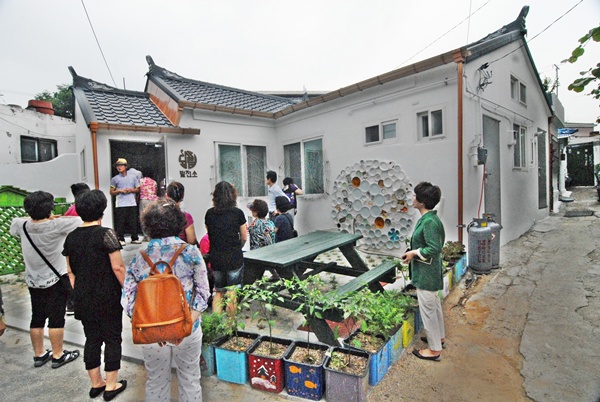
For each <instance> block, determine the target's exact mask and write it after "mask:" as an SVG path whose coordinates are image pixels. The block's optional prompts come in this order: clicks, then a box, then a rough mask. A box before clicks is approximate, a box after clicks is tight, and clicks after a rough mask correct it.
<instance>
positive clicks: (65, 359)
mask: <svg viewBox="0 0 600 402" xmlns="http://www.w3.org/2000/svg"><path fill="white" fill-rule="evenodd" d="M78 357H79V351H78V350H73V351H69V350H63V354H62V356H61V357H59V358H58V359H55V358H54V357H53V358H52V368H53V369H55V368H59V367H61V366H64V365H65V364H67V363H70V362H72V361H73V360H75V359H77V358H78Z"/></svg>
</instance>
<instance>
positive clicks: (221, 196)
mask: <svg viewBox="0 0 600 402" xmlns="http://www.w3.org/2000/svg"><path fill="white" fill-rule="evenodd" d="M237 196H238V193H237V190H236V189H235V187H234V186H233V185H232V184H231V183H229V182H227V181H220V182H218V183H217V185H216V186H215V190H214V191H213V206H214V207H215V209H216V210H217V211H224V210H227V209H231V208H233V207H235V206H237Z"/></svg>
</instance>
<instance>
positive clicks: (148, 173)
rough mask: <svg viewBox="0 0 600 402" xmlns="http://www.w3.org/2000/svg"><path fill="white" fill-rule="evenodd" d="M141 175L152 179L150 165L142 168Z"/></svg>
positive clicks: (152, 170) (152, 173) (152, 174)
mask: <svg viewBox="0 0 600 402" xmlns="http://www.w3.org/2000/svg"><path fill="white" fill-rule="evenodd" d="M142 175H143V176H144V177H148V178H150V179H152V180H154V169H153V168H151V167H145V168H143V169H142Z"/></svg>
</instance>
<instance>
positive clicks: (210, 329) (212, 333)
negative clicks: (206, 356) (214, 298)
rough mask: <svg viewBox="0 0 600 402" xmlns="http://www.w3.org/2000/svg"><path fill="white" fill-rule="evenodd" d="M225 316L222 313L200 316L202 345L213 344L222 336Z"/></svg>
mask: <svg viewBox="0 0 600 402" xmlns="http://www.w3.org/2000/svg"><path fill="white" fill-rule="evenodd" d="M224 324H225V315H224V314H223V313H205V314H202V322H201V325H202V343H205V344H209V343H213V342H214V341H215V340H217V338H219V337H220V336H221V335H223V330H224Z"/></svg>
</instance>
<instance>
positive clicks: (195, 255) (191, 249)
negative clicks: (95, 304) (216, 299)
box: [121, 236, 210, 331]
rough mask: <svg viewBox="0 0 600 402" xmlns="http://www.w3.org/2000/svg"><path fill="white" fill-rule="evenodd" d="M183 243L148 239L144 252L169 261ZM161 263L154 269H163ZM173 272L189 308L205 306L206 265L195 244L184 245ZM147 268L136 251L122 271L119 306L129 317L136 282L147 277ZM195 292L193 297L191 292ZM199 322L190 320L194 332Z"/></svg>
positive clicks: (175, 239)
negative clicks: (124, 272) (125, 271)
mask: <svg viewBox="0 0 600 402" xmlns="http://www.w3.org/2000/svg"><path fill="white" fill-rule="evenodd" d="M182 244H186V243H184V242H183V241H182V240H181V239H179V238H178V237H177V236H172V237H165V238H162V239H152V240H150V243H148V247H147V248H146V250H145V251H146V253H147V254H148V257H150V259H151V260H152V261H158V260H163V261H170V260H171V258H172V257H173V254H175V252H176V251H177V249H178V248H179V246H180V245H182ZM164 268H165V266H164V265H162V264H160V265H158V266H157V269H158V270H159V271H160V272H163V271H164ZM172 268H173V273H174V274H175V276H177V277H178V278H179V280H180V281H181V285H182V286H183V289H184V291H185V295H186V299H187V301H188V304H189V305H190V307H191V308H192V310H196V311H204V310H206V308H207V307H208V304H207V302H208V298H209V296H210V291H209V286H208V278H207V274H206V265H205V264H204V259H203V258H202V255H201V254H200V251H199V250H198V247H196V246H192V245H188V247H186V248H185V250H183V252H182V253H181V254H180V256H179V257H178V258H177V260H176V261H175V264H173V267H172ZM149 273H150V267H149V266H148V264H147V263H146V261H145V260H144V258H143V257H142V255H141V254H140V253H139V252H138V253H137V254H136V255H135V257H134V258H133V260H132V261H131V264H130V265H129V268H127V273H126V274H125V283H124V285H123V293H122V295H121V305H122V306H123V309H124V310H125V313H127V315H128V316H129V317H131V316H132V315H133V309H134V308H135V296H136V292H137V288H138V283H139V282H140V281H142V280H144V279H146V278H147V277H148V275H149ZM194 291H195V292H196V294H195V296H194V300H192V295H193V293H194ZM199 325H200V319H199V320H198V321H197V322H196V323H194V331H195V330H196V329H197V328H198V326H199Z"/></svg>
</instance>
